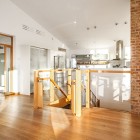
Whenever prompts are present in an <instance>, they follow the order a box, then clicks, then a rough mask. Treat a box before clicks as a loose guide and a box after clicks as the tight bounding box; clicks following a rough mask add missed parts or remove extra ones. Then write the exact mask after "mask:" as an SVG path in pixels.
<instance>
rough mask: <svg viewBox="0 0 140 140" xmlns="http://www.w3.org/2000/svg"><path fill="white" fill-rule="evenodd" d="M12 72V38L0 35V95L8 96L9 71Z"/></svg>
mask: <svg viewBox="0 0 140 140" xmlns="http://www.w3.org/2000/svg"><path fill="white" fill-rule="evenodd" d="M11 70H13V37H12V36H9V35H4V34H0V93H1V94H3V95H9V94H10V71H11Z"/></svg>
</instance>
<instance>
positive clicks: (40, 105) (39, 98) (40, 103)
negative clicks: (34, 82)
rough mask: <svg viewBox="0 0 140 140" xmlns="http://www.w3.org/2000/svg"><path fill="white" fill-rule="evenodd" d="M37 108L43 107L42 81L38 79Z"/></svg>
mask: <svg viewBox="0 0 140 140" xmlns="http://www.w3.org/2000/svg"><path fill="white" fill-rule="evenodd" d="M37 106H38V107H39V108H43V81H38V104H37Z"/></svg>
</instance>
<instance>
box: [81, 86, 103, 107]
mask: <svg viewBox="0 0 140 140" xmlns="http://www.w3.org/2000/svg"><path fill="white" fill-rule="evenodd" d="M81 86H82V88H83V89H84V91H85V92H86V88H85V86H84V85H83V84H82V83H81ZM90 93H92V95H93V96H94V97H95V100H97V101H95V102H93V100H92V98H90V100H91V101H92V102H93V103H94V105H95V106H100V105H98V104H100V100H99V99H98V98H97V97H96V95H95V94H94V93H93V91H92V90H91V89H90Z"/></svg>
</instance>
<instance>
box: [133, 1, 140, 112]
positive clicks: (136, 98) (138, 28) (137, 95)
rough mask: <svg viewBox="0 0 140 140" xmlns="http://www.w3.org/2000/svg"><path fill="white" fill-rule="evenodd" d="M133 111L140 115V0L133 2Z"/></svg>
mask: <svg viewBox="0 0 140 140" xmlns="http://www.w3.org/2000/svg"><path fill="white" fill-rule="evenodd" d="M131 71H132V74H131V111H132V114H138V115H140V0H131Z"/></svg>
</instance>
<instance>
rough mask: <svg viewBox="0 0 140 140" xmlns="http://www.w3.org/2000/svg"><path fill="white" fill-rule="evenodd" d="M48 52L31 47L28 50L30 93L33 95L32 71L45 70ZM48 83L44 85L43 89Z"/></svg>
mask: <svg viewBox="0 0 140 140" xmlns="http://www.w3.org/2000/svg"><path fill="white" fill-rule="evenodd" d="M47 60H48V50H46V49H41V48H36V47H31V50H30V93H33V86H34V71H35V70H38V69H47V66H48V62H47ZM46 86H48V83H47V82H46V83H45V88H46Z"/></svg>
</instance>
